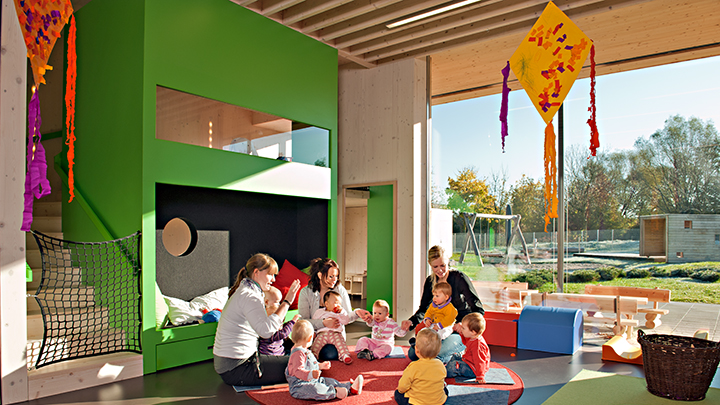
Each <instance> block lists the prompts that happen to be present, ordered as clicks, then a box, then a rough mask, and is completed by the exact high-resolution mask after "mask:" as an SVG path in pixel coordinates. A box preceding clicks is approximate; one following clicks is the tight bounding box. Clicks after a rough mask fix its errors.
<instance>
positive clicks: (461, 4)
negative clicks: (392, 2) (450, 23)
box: [386, 0, 482, 28]
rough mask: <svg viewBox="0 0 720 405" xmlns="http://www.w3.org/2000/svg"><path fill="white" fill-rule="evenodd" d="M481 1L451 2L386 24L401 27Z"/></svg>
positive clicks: (391, 26) (389, 26)
mask: <svg viewBox="0 0 720 405" xmlns="http://www.w3.org/2000/svg"><path fill="white" fill-rule="evenodd" d="M479 1H482V0H465V1H461V2H459V3H455V4H451V5H449V6H445V7H441V8H438V9H435V10H432V11H428V12H427V13H422V14H419V15H416V16H415V17H410V18H406V19H404V20H400V21H398V22H394V23H392V24H388V25H386V27H388V28H396V27H399V26H401V25H405V24H410V23H411V22H415V21H418V20H422V19H423V18H428V17H432V16H434V15H438V14H442V13H446V12H448V11H450V10H455V9H456V8H460V7H465V6H467V5H469V4H473V3H477V2H479Z"/></svg>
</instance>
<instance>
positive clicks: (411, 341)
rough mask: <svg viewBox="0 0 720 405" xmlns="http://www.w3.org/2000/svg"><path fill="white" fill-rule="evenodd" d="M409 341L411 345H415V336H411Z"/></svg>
mask: <svg viewBox="0 0 720 405" xmlns="http://www.w3.org/2000/svg"><path fill="white" fill-rule="evenodd" d="M408 343H409V344H410V346H412V347H415V338H414V337H412V338H410V340H408Z"/></svg>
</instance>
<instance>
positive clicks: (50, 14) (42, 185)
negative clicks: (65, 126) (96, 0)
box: [15, 0, 74, 231]
mask: <svg viewBox="0 0 720 405" xmlns="http://www.w3.org/2000/svg"><path fill="white" fill-rule="evenodd" d="M15 11H16V13H17V16H18V21H19V22H20V29H21V30H22V33H23V38H24V40H25V46H26V47H27V50H28V54H27V55H28V58H30V66H31V68H32V72H33V80H34V83H35V86H33V95H32V98H31V100H30V104H29V105H28V156H27V175H26V177H25V208H24V211H23V222H22V227H21V229H22V230H23V231H29V230H30V226H31V225H32V220H33V218H32V208H33V196H34V197H35V198H40V197H43V196H45V195H48V194H50V183H49V182H48V180H47V163H46V160H45V149H44V148H43V147H42V145H41V144H40V140H41V138H42V135H41V134H40V124H41V122H42V120H41V118H40V98H39V92H40V84H41V83H42V84H44V83H45V72H46V71H48V70H52V66H49V65H48V64H47V62H48V59H49V58H50V53H51V52H52V49H53V47H54V46H55V42H56V41H57V39H58V38H60V35H61V33H62V30H63V27H64V26H65V24H66V23H67V22H68V19H69V18H70V16H71V15H72V13H73V7H72V4H71V2H70V0H15ZM73 47H74V44H73ZM73 86H74V84H73ZM73 105H74V101H73Z"/></svg>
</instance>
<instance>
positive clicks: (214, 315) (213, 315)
mask: <svg viewBox="0 0 720 405" xmlns="http://www.w3.org/2000/svg"><path fill="white" fill-rule="evenodd" d="M201 311H202V313H203V316H202V319H200V320H199V321H198V322H199V323H213V322H217V321H219V320H220V314H221V313H222V310H221V309H217V308H215V309H213V310H212V311H211V310H208V309H207V308H203V309H201Z"/></svg>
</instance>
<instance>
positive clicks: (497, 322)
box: [483, 311, 520, 347]
mask: <svg viewBox="0 0 720 405" xmlns="http://www.w3.org/2000/svg"><path fill="white" fill-rule="evenodd" d="M519 317H520V314H513V313H510V312H494V311H485V323H486V327H485V333H483V337H484V338H485V341H486V342H487V344H489V345H495V346H505V347H517V320H518V318H519Z"/></svg>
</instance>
